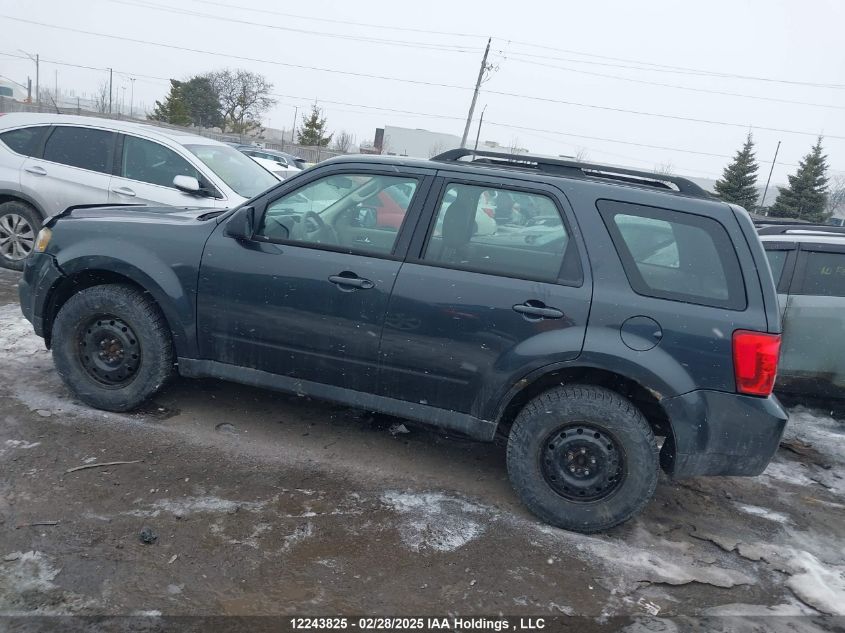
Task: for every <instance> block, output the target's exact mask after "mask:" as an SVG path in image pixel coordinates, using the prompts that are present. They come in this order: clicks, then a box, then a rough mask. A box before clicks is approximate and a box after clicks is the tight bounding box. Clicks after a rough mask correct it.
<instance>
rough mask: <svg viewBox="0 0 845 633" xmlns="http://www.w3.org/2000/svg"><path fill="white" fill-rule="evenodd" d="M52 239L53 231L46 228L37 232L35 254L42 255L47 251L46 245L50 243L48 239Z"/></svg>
mask: <svg viewBox="0 0 845 633" xmlns="http://www.w3.org/2000/svg"><path fill="white" fill-rule="evenodd" d="M52 237H53V231H51V230H50V229H48V228H47V227H46V226H45V227H44V228H43V229H41V230H40V231H38V237H36V238H35V252H36V253H43V252H44V251H46V250H47V245H48V244H49V243H50V238H52Z"/></svg>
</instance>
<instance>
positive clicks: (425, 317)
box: [379, 174, 591, 417]
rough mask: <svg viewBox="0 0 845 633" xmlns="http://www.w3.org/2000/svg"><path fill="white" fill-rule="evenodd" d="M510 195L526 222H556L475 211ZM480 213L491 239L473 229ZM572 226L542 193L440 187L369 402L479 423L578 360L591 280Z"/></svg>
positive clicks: (385, 339)
mask: <svg viewBox="0 0 845 633" xmlns="http://www.w3.org/2000/svg"><path fill="white" fill-rule="evenodd" d="M514 194H516V195H519V196H521V200H522V201H523V203H522V205H523V210H524V211H525V213H526V214H528V213H532V214H536V215H540V214H542V215H545V216H550V217H552V218H557V221H556V222H550V223H549V225H548V226H542V227H538V228H537V229H532V228H531V227H523V226H520V225H518V224H515V223H509V222H508V221H502V222H499V223H496V221H495V220H493V219H492V218H490V217H489V215H487V214H486V213H485V212H484V211H483V210H482V209H483V208H484V206H485V205H488V206H489V204H490V203H491V201H492V200H499V201H501V202H502V203H504V201H507V203H508V204H510V205H513V201H512V200H513V197H514ZM479 212H481V213H482V214H483V215H484V217H485V218H487V219H488V220H489V222H491V223H493V226H494V229H495V232H493V233H492V234H491V233H490V232H488V231H487V230H486V229H485V230H480V227H479V223H478V220H477V214H478V213H479ZM499 217H502V215H501V214H500V215H499ZM574 228H575V224H574V221H573V218H572V216H571V212H570V210H569V208H568V204H567V202H566V200H565V199H564V198H563V196H562V195H561V194H560V193H559V192H558V191H557V190H556V189H554V188H553V187H549V186H545V185H541V184H536V183H528V182H525V181H520V180H517V179H503V178H502V179H500V178H496V180H495V182H494V181H491V180H489V179H486V178H483V177H478V176H468V175H465V174H461V175H460V176H458V175H455V176H454V177H452V176H446V177H441V178H439V179H438V182H437V184H436V186H435V189H434V190H433V194H432V195H431V196H430V197H429V200H428V203H427V207H426V213H424V214H423V218H422V221H421V222H420V224H419V225H418V226H417V230H416V232H415V236H414V242H413V243H412V245H411V249H410V252H409V256H408V259H407V261H406V262H405V264H403V266H402V269H401V270H400V272H399V276H398V279H397V280H396V284H395V286H394V288H393V294H392V295H391V298H390V305H389V307H388V311H387V317H386V319H385V325H384V330H383V334H382V340H381V348H380V363H381V364H380V368H379V372H380V374H379V377H380V380H379V391H380V395H383V396H386V397H390V398H398V399H401V400H406V401H410V402H414V403H420V404H424V405H430V406H434V407H440V408H443V409H449V410H453V411H457V412H461V413H469V414H471V415H476V416H478V417H485V416H486V415H488V414H489V410H486V409H485V405H492V406H493V407H495V405H496V401H497V397H498V396H499V395H501V394H502V393H503V392H504V391H505V390H507V388H508V387H509V386H510V385H511V384H513V383H514V382H515V381H516V380H518V379H519V378H521V377H522V376H524V375H525V374H526V373H528V372H529V371H531V370H533V369H535V368H538V367H540V366H542V365H546V364H549V363H554V362H556V361H563V360H569V359H573V358H575V357H577V356H578V355H579V354H580V352H581V348H582V345H583V342H584V333H585V327H586V324H587V315H588V311H589V304H590V294H591V283H590V280H589V275H588V274H586V273H585V271H587V270H588V267H587V266H586V264H585V263H584V260H582V258H581V255H580V254H581V253H583V252H584V251H583V248H581V247H579V246H577V245H576V242H577V241H578V239H580V238H577V239H576V237H575V233H574V231H573V229H574Z"/></svg>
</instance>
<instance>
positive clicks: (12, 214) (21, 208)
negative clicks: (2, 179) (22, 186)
mask: <svg viewBox="0 0 845 633" xmlns="http://www.w3.org/2000/svg"><path fill="white" fill-rule="evenodd" d="M40 229H41V218H40V217H39V215H38V212H37V211H36V210H35V209H33V208H32V207H31V206H29V205H28V204H26V203H24V202H19V201H17V200H10V201H9V202H4V203H3V204H0V266H3V267H4V268H11V269H12V270H23V263H24V260H26V258H27V257H29V255H30V253H32V249H33V248H34V247H35V236H36V235H37V233H38V231H39V230H40Z"/></svg>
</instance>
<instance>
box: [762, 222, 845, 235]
mask: <svg viewBox="0 0 845 633" xmlns="http://www.w3.org/2000/svg"><path fill="white" fill-rule="evenodd" d="M756 224H757V234H758V235H845V226H834V225H832V224H804V223H795V224H763V223H762V222H758V223H756Z"/></svg>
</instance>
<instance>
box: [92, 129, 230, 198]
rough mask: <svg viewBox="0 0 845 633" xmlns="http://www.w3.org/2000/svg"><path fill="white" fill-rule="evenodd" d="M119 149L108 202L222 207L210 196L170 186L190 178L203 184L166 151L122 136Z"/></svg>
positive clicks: (195, 173) (182, 161)
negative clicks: (184, 178)
mask: <svg viewBox="0 0 845 633" xmlns="http://www.w3.org/2000/svg"><path fill="white" fill-rule="evenodd" d="M118 147H119V150H118V151H119V158H118V167H117V170H116V171H115V174H114V176H113V177H112V179H111V186H110V188H109V201H110V202H113V203H116V204H151V205H168V206H174V207H178V206H200V207H215V206H218V207H219V206H225V205H224V204H222V201H219V200H217V199H215V198H214V197H212V196H211V195H203V196H198V195H196V194H190V193H185V192H184V191H179V190H178V189H177V188H176V187H174V186H173V179H174V178H175V177H176V176H192V177H194V178H196V179H197V181H198V182H200V183H203V176H202V174H201V173H200V172H199V171H198V170H197V169H196V167H194V166H193V165H191V164H190V163H189V162H188V161H187V160H185V159H184V158H183V157H182V156H179V155H178V154H177V153H176V152H174V151H173V150H172V149H170V148H169V147H165V146H164V145H162V144H161V143H156V142H155V141H151V140H149V139H145V138H141V137H139V136H132V135H128V134H127V135H121V142H120V143H119V146H118ZM208 186H209V185H208V184H207V183H206V187H208ZM208 193H213V192H208Z"/></svg>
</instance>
